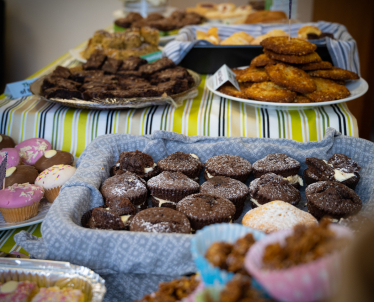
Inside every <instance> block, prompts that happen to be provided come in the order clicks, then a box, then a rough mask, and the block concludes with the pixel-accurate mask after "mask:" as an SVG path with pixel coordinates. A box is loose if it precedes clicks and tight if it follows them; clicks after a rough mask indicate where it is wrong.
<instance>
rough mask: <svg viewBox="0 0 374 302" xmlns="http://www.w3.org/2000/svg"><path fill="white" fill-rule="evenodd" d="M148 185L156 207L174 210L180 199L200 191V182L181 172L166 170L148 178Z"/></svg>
mask: <svg viewBox="0 0 374 302" xmlns="http://www.w3.org/2000/svg"><path fill="white" fill-rule="evenodd" d="M147 187H148V189H149V190H150V192H151V201H152V205H153V206H154V207H169V208H172V209H174V210H175V207H176V205H177V203H178V202H179V201H180V200H182V199H183V198H185V197H186V196H188V195H191V194H194V193H198V192H199V184H198V183H197V182H196V181H193V180H192V179H191V178H189V177H188V176H186V175H184V174H183V173H181V172H169V171H164V172H162V173H161V174H159V175H157V176H156V177H153V178H151V179H150V180H148V182H147Z"/></svg>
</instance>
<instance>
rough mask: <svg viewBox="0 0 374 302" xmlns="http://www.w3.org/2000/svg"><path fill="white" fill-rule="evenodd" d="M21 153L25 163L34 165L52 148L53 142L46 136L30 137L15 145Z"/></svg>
mask: <svg viewBox="0 0 374 302" xmlns="http://www.w3.org/2000/svg"><path fill="white" fill-rule="evenodd" d="M14 148H16V149H17V150H18V152H19V154H20V155H21V158H22V161H23V163H25V164H26V165H34V164H35V163H36V161H37V160H38V159H39V158H40V157H42V156H43V154H44V153H45V152H46V151H48V150H51V144H50V143H49V141H47V140H46V139H44V138H30V139H27V140H25V141H23V142H21V143H19V144H18V145H17V146H15V147H14Z"/></svg>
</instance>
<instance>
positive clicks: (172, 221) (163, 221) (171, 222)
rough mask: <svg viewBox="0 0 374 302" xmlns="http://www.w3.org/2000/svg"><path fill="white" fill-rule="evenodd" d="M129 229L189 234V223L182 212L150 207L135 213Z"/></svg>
mask: <svg viewBox="0 0 374 302" xmlns="http://www.w3.org/2000/svg"><path fill="white" fill-rule="evenodd" d="M130 231H133V232H147V233H182V234H190V233H191V225H190V222H189V221H188V218H187V217H186V215H184V214H183V213H180V212H178V211H176V210H173V209H170V208H150V209H146V210H144V211H141V212H140V213H138V214H136V215H135V217H134V219H133V220H132V221H131V224H130Z"/></svg>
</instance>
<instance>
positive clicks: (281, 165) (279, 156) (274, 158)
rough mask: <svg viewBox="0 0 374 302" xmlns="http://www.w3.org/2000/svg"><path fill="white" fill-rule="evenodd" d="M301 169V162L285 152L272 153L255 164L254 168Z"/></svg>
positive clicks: (259, 169) (258, 169)
mask: <svg viewBox="0 0 374 302" xmlns="http://www.w3.org/2000/svg"><path fill="white" fill-rule="evenodd" d="M295 168H298V169H300V163H299V162H298V161H297V160H295V159H293V158H291V157H289V156H287V155H286V154H283V153H272V154H269V155H267V156H265V157H264V158H263V159H260V160H258V161H256V162H255V163H254V164H253V169H256V170H257V171H259V172H263V171H270V170H269V169H272V170H287V169H295Z"/></svg>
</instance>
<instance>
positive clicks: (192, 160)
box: [157, 151, 203, 180]
mask: <svg viewBox="0 0 374 302" xmlns="http://www.w3.org/2000/svg"><path fill="white" fill-rule="evenodd" d="M157 165H158V166H159V168H160V169H161V171H170V172H181V173H183V174H185V175H187V176H188V177H189V178H192V179H193V180H198V177H199V175H200V173H201V170H202V169H203V164H202V163H201V162H200V160H199V158H198V157H197V156H196V155H195V154H186V153H183V152H181V151H178V152H175V153H173V154H170V155H169V156H167V157H165V158H164V159H161V160H159V161H158V162H157Z"/></svg>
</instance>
